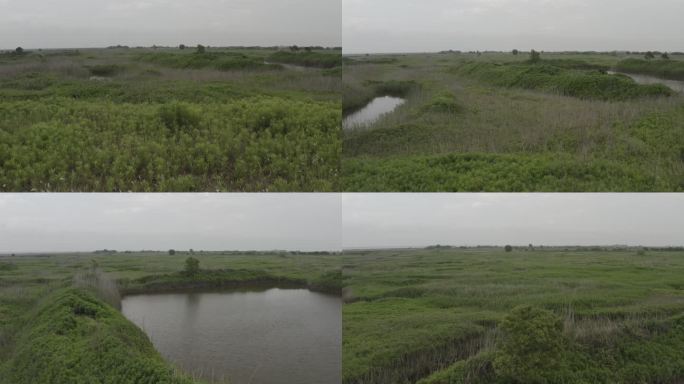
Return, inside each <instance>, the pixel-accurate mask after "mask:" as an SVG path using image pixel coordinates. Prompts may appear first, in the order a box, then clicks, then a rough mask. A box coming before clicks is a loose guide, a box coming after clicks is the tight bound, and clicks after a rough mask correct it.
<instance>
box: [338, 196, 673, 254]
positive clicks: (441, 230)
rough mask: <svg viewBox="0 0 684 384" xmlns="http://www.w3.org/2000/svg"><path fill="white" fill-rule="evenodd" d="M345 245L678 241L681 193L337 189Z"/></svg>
mask: <svg viewBox="0 0 684 384" xmlns="http://www.w3.org/2000/svg"><path fill="white" fill-rule="evenodd" d="M342 207H343V212H344V215H343V217H342V223H343V240H342V241H343V245H344V247H345V248H373V247H423V246H428V245H435V244H442V245H505V244H511V245H527V244H530V243H532V244H537V245H614V244H626V245H644V246H649V245H650V246H658V245H661V246H667V245H678V246H682V245H684V194H563V193H555V194H383V195H373V194H358V195H349V194H348V195H344V196H343V200H342Z"/></svg>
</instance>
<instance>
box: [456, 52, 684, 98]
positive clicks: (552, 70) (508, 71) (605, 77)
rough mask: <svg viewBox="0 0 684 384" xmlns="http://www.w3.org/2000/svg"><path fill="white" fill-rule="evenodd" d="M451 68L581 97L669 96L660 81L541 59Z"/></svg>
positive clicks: (498, 83) (497, 82)
mask: <svg viewBox="0 0 684 384" xmlns="http://www.w3.org/2000/svg"><path fill="white" fill-rule="evenodd" d="M454 71H455V72H457V73H461V74H464V75H467V76H471V77H474V78H477V79H479V80H481V81H483V82H487V83H489V84H492V85H496V86H501V87H509V88H524V89H535V90H541V91H546V92H554V93H559V94H561V95H566V96H572V97H579V98H583V99H595V100H615V101H618V100H630V99H637V98H642V97H660V96H671V95H673V92H672V90H671V89H669V88H668V87H667V86H665V85H662V84H649V85H641V84H637V83H636V82H635V81H634V80H632V79H630V78H628V77H626V76H617V75H609V74H607V73H605V72H601V71H598V70H593V71H586V70H574V69H566V68H564V67H561V66H558V65H554V64H550V63H546V62H545V61H542V62H540V63H537V64H529V63H513V64H496V63H485V62H468V63H463V64H461V65H459V66H458V67H456V68H455V69H454Z"/></svg>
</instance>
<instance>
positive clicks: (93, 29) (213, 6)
mask: <svg viewBox="0 0 684 384" xmlns="http://www.w3.org/2000/svg"><path fill="white" fill-rule="evenodd" d="M340 1H341V0H249V1H247V0H197V1H192V2H191V1H187V0H120V1H114V0H59V1H57V0H2V1H0V48H14V47H17V46H23V47H27V48H86V47H103V46H109V45H116V44H122V45H131V46H137V45H144V46H150V45H153V44H157V45H171V46H173V45H177V44H179V43H185V44H197V43H202V44H205V45H206V44H208V45H214V46H227V45H287V44H300V45H326V46H339V45H341V39H342V37H341V3H340Z"/></svg>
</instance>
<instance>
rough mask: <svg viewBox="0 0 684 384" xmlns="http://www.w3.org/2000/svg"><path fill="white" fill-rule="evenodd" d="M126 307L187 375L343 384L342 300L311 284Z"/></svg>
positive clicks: (164, 297) (148, 300) (263, 383)
mask: <svg viewBox="0 0 684 384" xmlns="http://www.w3.org/2000/svg"><path fill="white" fill-rule="evenodd" d="M122 312H123V314H124V316H126V317H127V318H128V319H129V320H131V321H132V322H134V323H135V324H137V325H138V326H139V327H140V328H142V329H143V330H144V331H145V332H146V333H147V334H148V335H149V337H150V339H151V340H152V342H153V344H154V346H155V347H156V348H157V350H158V351H159V352H161V354H162V355H163V356H164V357H165V358H166V359H168V360H169V361H171V362H172V363H174V364H176V365H177V366H179V367H180V368H181V369H183V370H184V371H185V372H187V373H190V374H194V375H196V376H199V377H201V378H203V379H205V380H224V379H225V380H228V381H229V382H230V383H231V384H247V383H252V384H291V383H297V384H328V383H329V384H339V383H341V381H342V379H341V360H342V357H341V348H342V301H341V299H340V298H339V297H336V296H330V295H325V294H321V293H316V292H311V291H309V290H306V289H278V288H273V289H268V290H262V291H229V292H214V293H173V294H153V295H135V296H127V297H125V298H124V299H123V303H122Z"/></svg>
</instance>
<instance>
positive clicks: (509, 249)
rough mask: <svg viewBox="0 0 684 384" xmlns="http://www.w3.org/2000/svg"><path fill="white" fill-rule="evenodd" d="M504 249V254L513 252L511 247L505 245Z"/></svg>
mask: <svg viewBox="0 0 684 384" xmlns="http://www.w3.org/2000/svg"><path fill="white" fill-rule="evenodd" d="M504 249H505V250H506V252H511V251H512V250H513V247H511V246H510V245H507V246H505V247H504Z"/></svg>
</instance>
